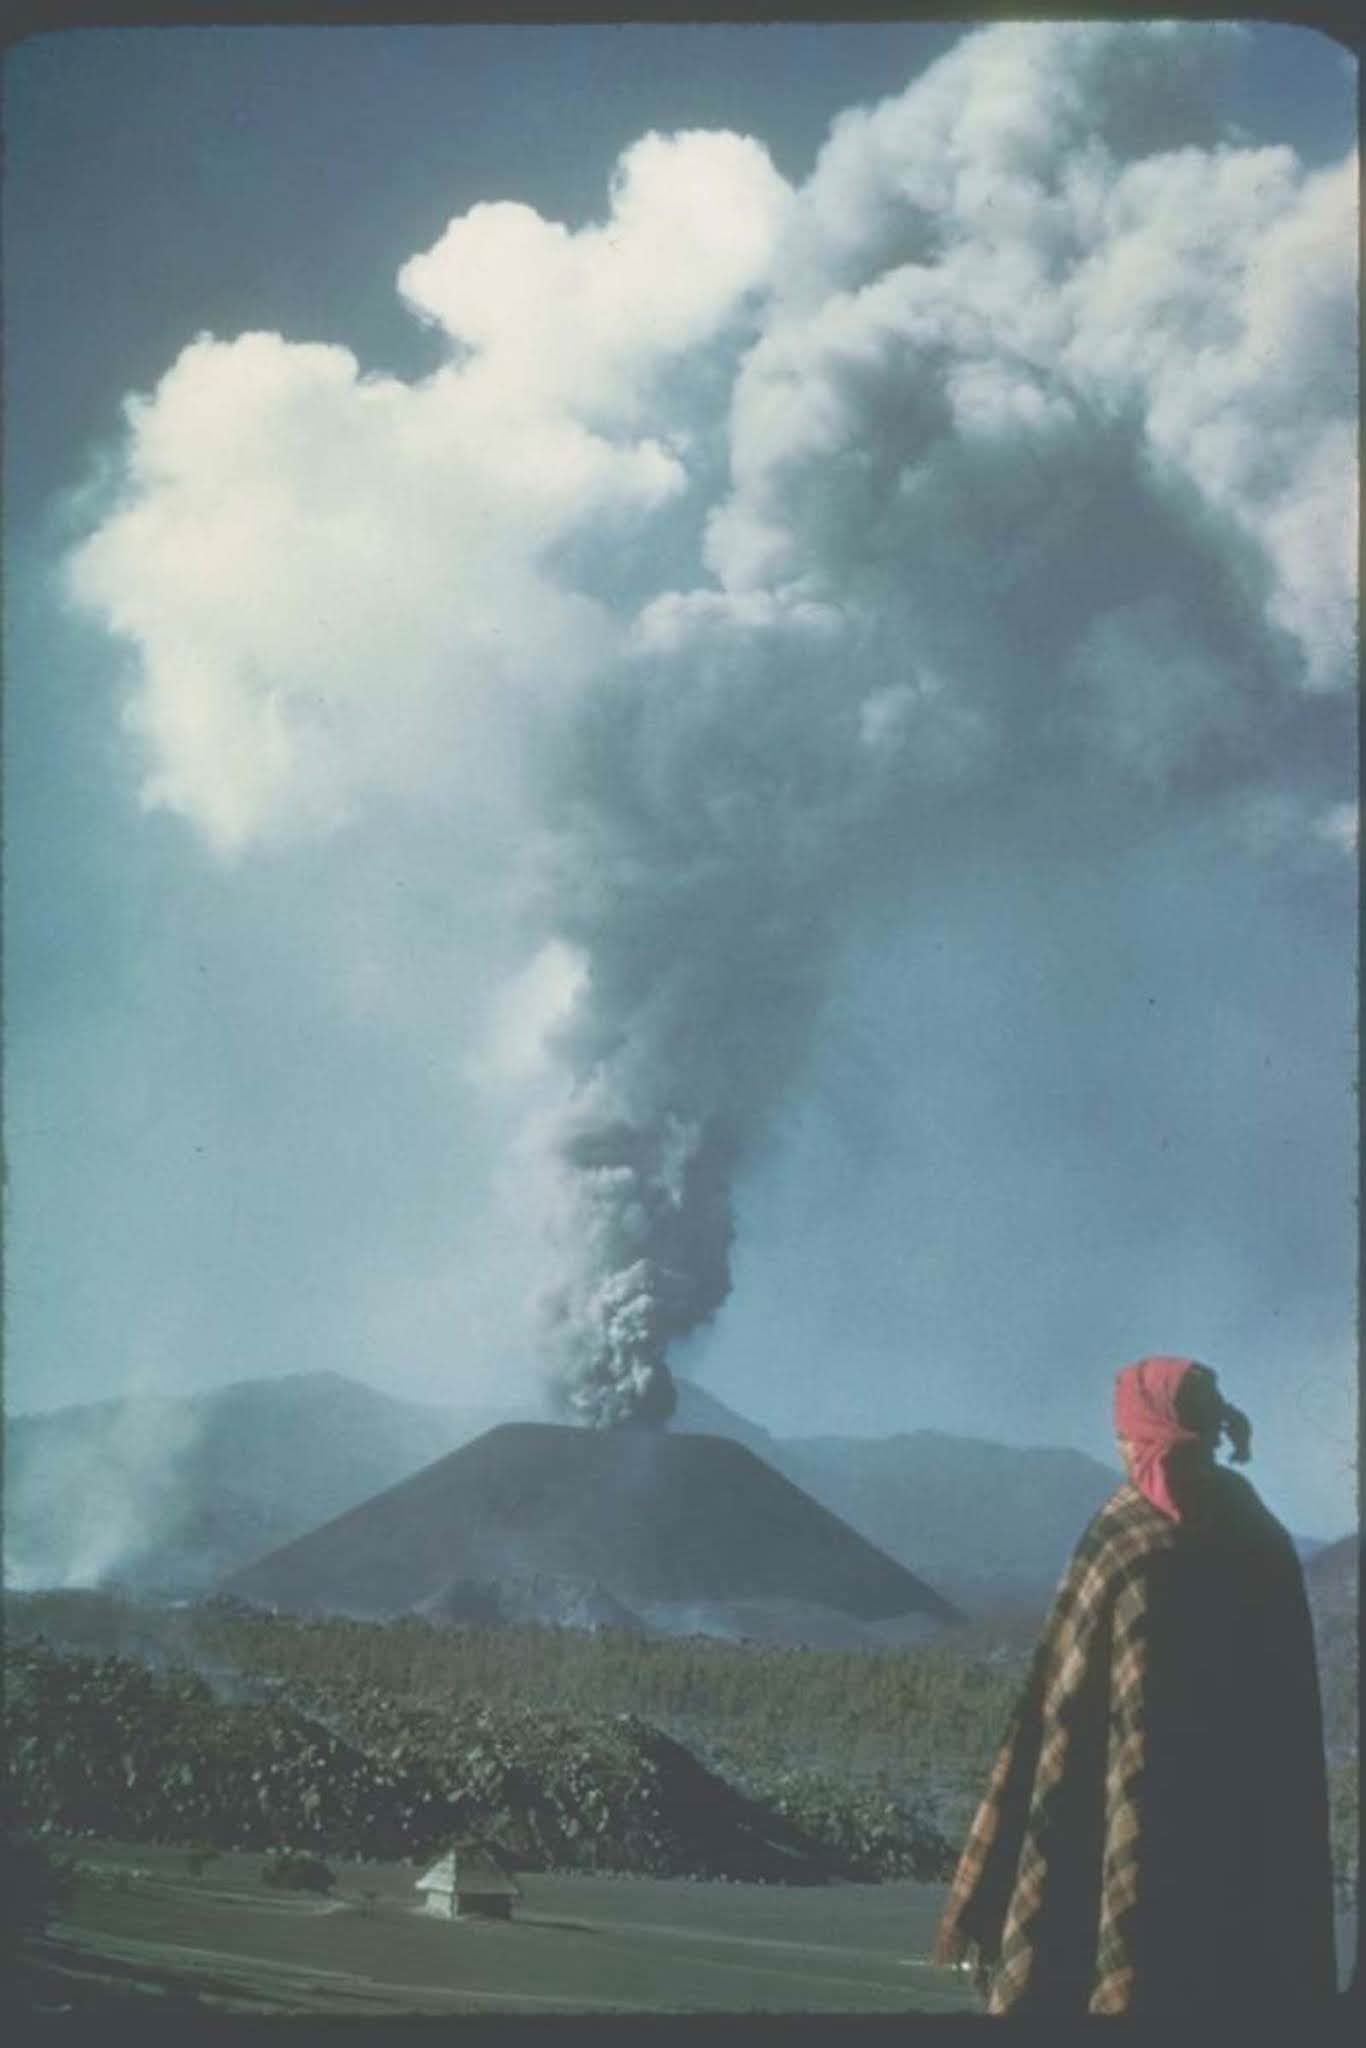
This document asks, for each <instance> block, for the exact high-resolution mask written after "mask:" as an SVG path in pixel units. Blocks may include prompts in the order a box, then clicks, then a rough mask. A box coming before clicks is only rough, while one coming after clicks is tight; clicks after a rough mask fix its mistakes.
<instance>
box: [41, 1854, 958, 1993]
mask: <svg viewBox="0 0 1366 2048" xmlns="http://www.w3.org/2000/svg"><path fill="white" fill-rule="evenodd" d="M73 1846H75V1845H73ZM78 1853H79V1861H80V1873H79V1877H78V1881H77V1886H76V1890H75V1893H74V1896H73V1897H72V1899H71V1900H70V1901H69V1903H68V1904H67V1906H66V1907H65V1909H64V1914H63V1918H62V1919H61V1920H60V1921H57V1922H54V1923H53V1925H52V1927H51V1928H50V1930H49V1934H48V1936H47V1938H46V1939H45V1940H43V1941H41V1942H36V1941H35V1942H30V1943H29V1944H28V1945H27V1947H26V1951H25V1958H26V1960H25V1968H24V1972H23V1975H22V1978H21V1994H22V1996H23V1997H24V1999H25V2002H26V2003H27V2005H28V2007H29V2009H30V2010H32V2009H47V2010H70V2011H77V2012H79V2011H88V2010H98V2011H108V2010H112V2009H114V2008H116V2007H117V2006H121V2005H125V2004H127V2003H129V2002H136V2003H137V2004H138V2005H140V2006H141V2005H148V2006H155V2007H157V2008H160V2009H172V2010H173V2009H177V2008H178V2009H180V2010H201V2011H208V2010H220V2011H238V2012H287V2013H301V2012H308V2013H323V2014H341V2013H356V2014H377V2013H378V2014H387V2013H436V2012H447V2013H461V2012H467V2013H474V2012H483V2013H500V2012H501V2013H522V2014H538V2013H556V2012H580V2013H587V2012H788V2013H792V2012H887V2013H891V2012H906V2011H925V2012H934V2011H953V2010H960V2011H961V2010H972V2009H974V2007H975V1999H974V1997H973V1994H972V1991H971V1989H970V1987H969V1985H968V1984H967V1983H966V1981H965V1980H964V1979H962V1978H961V1977H959V1976H958V1975H957V1974H956V1973H954V1972H952V1971H947V1970H940V1969H935V1968H933V1967H932V1966H930V1965H929V1964H927V1963H926V1962H925V1961H924V1960H923V1958H924V1957H925V1956H926V1954H927V1953H928V1949H929V1945H930V1943H931V1941H932V1939H933V1930H934V1924H935V1921H936V1919H937V1917H938V1913H939V1910H940V1907H941V1905H942V1902H943V1898H944V1888H943V1886H941V1885H930V1884H917V1883H910V1882H907V1883H900V1884H882V1885H862V1884H850V1885H837V1886H833V1887H823V1888H821V1889H820V1890H817V1891H813V1890H807V1889H790V1888H787V1887H776V1886H772V1885H750V1884H703V1883H690V1882H688V1881H686V1880H682V1879H669V1878H665V1879H641V1878H621V1877H579V1876H567V1875H562V1874H551V1873H536V1872H531V1873H526V1874H524V1875H523V1876H521V1877H520V1879H519V1882H520V1884H521V1888H522V1893H523V1898H522V1902H521V1905H520V1907H519V1909H518V1912H517V1915H516V1917H515V1918H514V1919H513V1920H512V1921H511V1922H508V1923H506V1924H496V1923H494V1924H480V1923H477V1922H468V1921H461V1922H458V1923H456V1924H454V1925H452V1924H450V1923H445V1922H442V1921H440V1920H438V1919H436V1918H434V1917H433V1916H431V1915H428V1914H426V1913H423V1912H421V1911H418V1910H415V1907H414V1900H415V1897H416V1894H415V1892H414V1880H415V1878H416V1876H417V1874H418V1873H417V1872H416V1870H415V1869H414V1868H413V1867H412V1866H411V1865H408V1864H373V1863H341V1864H337V1865H335V1866H334V1867H335V1868H336V1871H337V1886H336V1890H335V1891H334V1893H333V1894H332V1896H331V1897H330V1898H326V1899H318V1898H312V1897H302V1896H299V1895H293V1894H281V1893H279V1892H273V1891H271V1890H269V1889H267V1888H266V1887H264V1886H263V1885H262V1883H261V1877H260V1873H261V1865H262V1862H263V1858H262V1857H261V1856H260V1855H256V1854H248V1853H239V1854H228V1855H224V1856H222V1857H221V1858H219V1859H218V1860H217V1861H215V1862H214V1863H213V1864H212V1865H211V1866H210V1867H209V1869H208V1870H207V1871H205V1872H204V1873H203V1874H202V1875H200V1876H198V1877H196V1876H193V1875H192V1874H191V1873H190V1870H189V1868H188V1867H187V1861H186V1857H185V1854H184V1852H183V1851H177V1850H173V1849H169V1848H162V1847H153V1846H147V1845H145V1844H139V1845H137V1846H126V1845H125V1846H120V1845H118V1844H116V1843H110V1842H100V1843H91V1842H82V1843H80V1844H79V1845H78Z"/></svg>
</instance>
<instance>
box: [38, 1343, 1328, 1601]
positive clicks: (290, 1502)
mask: <svg viewBox="0 0 1366 2048" xmlns="http://www.w3.org/2000/svg"><path fill="white" fill-rule="evenodd" d="M678 1391H679V1405H678V1410H677V1413H676V1416H675V1418H674V1425H673V1427H674V1430H675V1432H678V1431H681V1432H684V1433H689V1434H694V1435H710V1436H719V1437H728V1438H730V1439H732V1440H733V1441H735V1442H737V1443H740V1444H743V1445H744V1446H745V1447H746V1448H747V1449H749V1450H751V1451H753V1452H754V1453H755V1454H756V1455H757V1456H758V1457H761V1458H762V1459H764V1460H765V1462H766V1463H768V1464H769V1465H771V1466H772V1467H773V1468H774V1469H775V1471H777V1472H780V1473H782V1474H783V1475H784V1476H785V1477H786V1478H788V1479H790V1480H792V1481H793V1482H794V1484H796V1485H798V1486H800V1487H802V1488H803V1489H804V1490H805V1491H806V1492H808V1493H809V1494H810V1495H811V1497H812V1498H813V1499H814V1500H815V1501H818V1502H819V1503H820V1504H821V1506H823V1507H825V1508H828V1509H829V1510H830V1511H831V1512H832V1513H834V1514H836V1515H838V1516H840V1517H841V1518H842V1519H843V1520H844V1521H846V1522H847V1523H848V1524H849V1525H850V1527H851V1528H853V1529H855V1530H857V1531H858V1532H859V1534H861V1535H862V1536H864V1537H866V1538H867V1539H868V1540H869V1541H870V1542H872V1543H873V1544H875V1545H876V1546H877V1547H878V1548H879V1549H881V1550H884V1551H885V1552H886V1553H887V1555H888V1556H889V1557H891V1558H893V1559H895V1560H896V1561H897V1562H899V1563H900V1564H902V1565H904V1566H906V1567H907V1568H908V1569H909V1570H910V1571H912V1572H915V1573H917V1574H919V1575H920V1576H922V1577H923V1578H925V1579H926V1580H928V1582H929V1583H930V1584H931V1585H933V1586H935V1587H936V1588H937V1589H938V1590H939V1591H940V1592H942V1593H943V1594H944V1595H945V1596H946V1597H947V1598H948V1599H950V1600H952V1601H953V1602H955V1604H957V1605H959V1606H962V1607H964V1608H965V1609H967V1610H968V1611H969V1612H975V1611H980V1610H982V1609H984V1608H988V1607H991V1608H995V1607H1000V1606H1001V1605H1003V1604H1018V1605H1022V1606H1032V1605H1037V1604H1038V1602H1040V1601H1041V1600H1045V1599H1047V1597H1048V1595H1049V1593H1050V1592H1051V1590H1052V1587H1053V1585H1054V1583H1055V1582H1056V1579H1057V1577H1058V1574H1059V1572H1060V1571H1061V1570H1062V1567H1063V1565H1064V1563H1065V1562H1066V1559H1067V1556H1068V1554H1069V1553H1070V1551H1071V1548H1072V1545H1073V1544H1074V1543H1075V1541H1076V1538H1077V1536H1078V1535H1079V1534H1080V1532H1081V1530H1082V1528H1083V1527H1084V1525H1085V1523H1086V1522H1087V1520H1088V1519H1089V1518H1090V1516H1091V1515H1092V1514H1093V1513H1094V1511H1095V1509H1096V1507H1098V1506H1099V1504H1100V1502H1101V1501H1102V1500H1104V1498H1105V1496H1106V1495H1107V1493H1109V1491H1110V1490H1111V1489H1112V1487H1113V1486H1114V1484H1115V1480H1116V1477H1117V1474H1116V1473H1115V1472H1114V1471H1112V1470H1111V1469H1110V1468H1109V1467H1107V1466H1105V1465H1103V1464H1101V1463H1100V1462H1099V1461H1098V1460H1096V1459H1092V1458H1088V1457H1086V1456H1085V1455H1084V1454H1083V1453H1081V1452H1078V1451H1070V1450H1050V1449H1038V1450H1034V1449H1029V1450H1021V1449H1016V1448H1012V1447H1009V1446H1006V1445H1001V1444H994V1443H990V1442H986V1441H983V1440H979V1439H975V1438H969V1437H959V1436H952V1435H946V1434H943V1433H942V1432H938V1431H929V1430H916V1431H911V1432H909V1433H902V1434H898V1435H895V1436H890V1437H882V1438H874V1437H808V1438H781V1437H776V1436H774V1435H773V1434H772V1433H771V1432H770V1431H768V1430H766V1429H764V1428H763V1427H762V1426H761V1425H760V1424H758V1423H756V1422H753V1421H751V1420H750V1419H749V1418H748V1417H746V1416H743V1415H741V1414H739V1413H737V1411H736V1410H734V1409H732V1408H730V1407H728V1406H727V1405H726V1404H725V1403H724V1402H722V1401H719V1400H718V1399H717V1398H716V1397H715V1396H714V1395H711V1394H708V1393H707V1392H706V1391H705V1390H704V1389H703V1388H701V1387H699V1386H697V1385H696V1384H695V1383H693V1382H690V1381H688V1380H680V1381H679V1382H678ZM519 1419H532V1418H529V1417H527V1416H526V1414H525V1412H524V1411H523V1412H522V1413H521V1414H519V1413H518V1412H516V1411H512V1410H510V1409H509V1408H507V1407H495V1406H493V1405H492V1404H490V1405H487V1406H480V1407H475V1406H470V1407H467V1408H463V1409H456V1408H445V1407H438V1406H435V1405H426V1404H422V1403H419V1402H415V1401H409V1400H406V1399H403V1398H401V1397H399V1396H396V1395H393V1394H389V1393H386V1392H383V1391H381V1390H380V1389H377V1388H375V1387H371V1386H368V1385H366V1384H365V1383H363V1382H361V1381H358V1380H353V1379H349V1378H346V1377H345V1376H343V1375H342V1374H340V1373H334V1372H317V1373H296V1374H289V1375H285V1376H283V1377H279V1378H274V1379H257V1380H244V1381H238V1382H235V1383H234V1384H232V1385H230V1386H227V1387H223V1388H220V1389H217V1390H215V1391H213V1392H211V1393H205V1394H199V1395H193V1396H188V1397H180V1398H175V1397H166V1396H133V1397H129V1398H126V1399H123V1400H117V1401H108V1402H101V1403H98V1404H94V1405H91V1406H84V1407H73V1408H64V1409H58V1410H56V1411H54V1412H51V1413H48V1414H40V1415H19V1416H14V1417H11V1418H10V1419H9V1421H8V1425H7V1430H6V1443H5V1479H6V1493H5V1572H6V1579H7V1581H8V1583H9V1584H10V1585H12V1586H15V1587H25V1586H38V1585H45V1586H61V1585H96V1584H102V1583H119V1584H122V1585H124V1586H129V1587H133V1588H138V1587H142V1588H151V1587H165V1588H174V1589H175V1590H178V1591H181V1592H193V1591H197V1590H203V1589H205V1588H207V1587H209V1586H211V1585H213V1584H215V1583H217V1582H218V1581H219V1580H220V1579H221V1578H222V1577H223V1576H224V1575H226V1574H228V1573H230V1572H233V1571H235V1570H237V1569H239V1568H240V1567H242V1566H244V1565H246V1564H247V1563H249V1562H250V1561H251V1560H252V1559H254V1558H258V1557H262V1556H264V1555H266V1554H267V1553H268V1552H270V1551H273V1550H275V1549H278V1548H279V1547H280V1546H281V1545H282V1544H285V1543H288V1542H289V1541H291V1540H292V1539H293V1538H295V1537H297V1536H301V1535H304V1534H305V1533H306V1532H308V1531H310V1530H312V1529H315V1528H317V1527H319V1526H320V1525H321V1524H323V1523H325V1522H327V1521H329V1520H331V1519H332V1518H333V1517H335V1516H336V1515H339V1514H341V1513H343V1512H345V1511H346V1510H347V1509H349V1508H352V1507H355V1506H356V1505H358V1504H359V1503H360V1502H362V1501H364V1500H367V1499H369V1498H370V1497H371V1496H372V1495H374V1494H376V1493H380V1492H382V1491H383V1490H384V1489H385V1488H386V1487H389V1486H392V1485H394V1484H396V1483H397V1482H398V1481H400V1480H403V1479H407V1478H409V1477H410V1476H411V1475H412V1474H414V1473H415V1472H417V1471H419V1470H420V1469H421V1468H422V1467H423V1466H425V1465H428V1464H430V1463H431V1462H432V1461H433V1460H434V1459H437V1458H440V1457H442V1456H444V1455H445V1454H447V1453H449V1452H450V1451H453V1450H456V1449H458V1448H459V1447H460V1446H461V1445H462V1444H465V1443H468V1442H470V1441H471V1440H472V1439H473V1438H475V1437H477V1436H478V1435H480V1434H481V1433H483V1432H484V1431H486V1430H488V1429H489V1428H492V1427H494V1426H495V1425H497V1424H500V1423H503V1422H506V1421H510V1420H519ZM1302 1547H1303V1548H1304V1550H1305V1551H1306V1553H1307V1552H1309V1551H1312V1550H1313V1549H1314V1548H1317V1547H1318V1546H1316V1545H1313V1544H1310V1543H1304V1544H1303V1545H1302ZM550 1576H551V1577H553V1576H554V1573H553V1572H552V1573H551V1574H550ZM583 1592H584V1589H582V1588H580V1589H579V1590H578V1593H576V1595H575V1596H574V1598H575V1599H577V1600H578V1602H579V1605H578V1609H577V1611H578V1612H579V1613H581V1614H585V1613H586V1614H591V1613H592V1612H594V1611H597V1610H595V1609H594V1607H593V1603H592V1601H591V1600H589V1601H588V1603H587V1606H585V1605H584V1601H583V1598H582V1597H581V1596H582V1595H583ZM472 1597H476V1598H477V1599H482V1598H486V1597H488V1596H487V1595H486V1594H482V1593H481V1594H478V1595H472ZM503 1597H504V1598H507V1597H509V1596H508V1594H507V1589H506V1588H505V1589H504V1595H503ZM556 1598H558V1596H557V1595H554V1591H553V1589H550V1591H547V1588H546V1587H544V1586H543V1587H541V1588H540V1589H539V1590H537V1589H531V1590H528V1589H527V1588H522V1589H521V1590H520V1592H519V1593H518V1594H517V1595H516V1598H515V1601H514V1605H516V1606H517V1607H518V1608H519V1611H523V1610H525V1609H526V1607H527V1605H528V1603H530V1605H531V1606H533V1607H534V1606H535V1605H536V1603H537V1602H539V1601H544V1600H549V1601H550V1605H551V1607H552V1608H553V1607H554V1605H555V1601H556ZM571 1604H572V1602H571ZM732 1619H733V1620H734V1623H735V1627H736V1629H737V1631H740V1632H754V1631H755V1630H757V1629H758V1628H759V1621H758V1619H757V1618H756V1617H754V1616H753V1615H751V1616H748V1617H744V1616H735V1617H732ZM821 1620H822V1618H821V1617H817V1616H814V1615H813V1616H808V1617H807V1627H808V1630H814V1629H815V1628H816V1624H817V1622H818V1621H821ZM742 1624H743V1626H742ZM822 1625H823V1627H824V1630H825V1632H826V1633H825V1639H829V1638H830V1636H831V1635H832V1634H833V1635H838V1634H840V1632H841V1627H842V1625H840V1627H837V1626H836V1624H835V1623H833V1622H832V1621H831V1619H830V1617H829V1615H828V1614H827V1615H825V1616H824V1618H823V1623H822Z"/></svg>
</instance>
